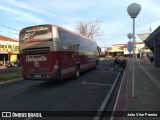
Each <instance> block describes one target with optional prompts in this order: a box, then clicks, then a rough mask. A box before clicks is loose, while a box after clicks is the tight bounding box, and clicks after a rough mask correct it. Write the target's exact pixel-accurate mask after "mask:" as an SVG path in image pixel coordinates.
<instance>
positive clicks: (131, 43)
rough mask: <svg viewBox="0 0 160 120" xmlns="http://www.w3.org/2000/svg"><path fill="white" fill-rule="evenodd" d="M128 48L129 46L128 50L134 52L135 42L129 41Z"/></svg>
mask: <svg viewBox="0 0 160 120" xmlns="http://www.w3.org/2000/svg"><path fill="white" fill-rule="evenodd" d="M127 48H128V52H132V51H133V42H130V41H128V43H127Z"/></svg>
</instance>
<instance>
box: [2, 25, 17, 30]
mask: <svg viewBox="0 0 160 120" xmlns="http://www.w3.org/2000/svg"><path fill="white" fill-rule="evenodd" d="M0 26H2V27H5V28H9V29H12V30H15V31H19V30H17V29H15V28H11V27H8V26H5V25H2V24H0Z"/></svg>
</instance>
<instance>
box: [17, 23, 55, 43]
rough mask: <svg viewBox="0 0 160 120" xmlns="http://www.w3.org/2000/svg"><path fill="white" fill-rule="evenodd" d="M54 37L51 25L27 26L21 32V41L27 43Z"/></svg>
mask: <svg viewBox="0 0 160 120" xmlns="http://www.w3.org/2000/svg"><path fill="white" fill-rule="evenodd" d="M51 38H52V27H51V26H35V27H29V28H25V29H23V30H22V31H21V32H20V36H19V39H20V42H21V43H26V42H30V41H34V40H49V39H51Z"/></svg>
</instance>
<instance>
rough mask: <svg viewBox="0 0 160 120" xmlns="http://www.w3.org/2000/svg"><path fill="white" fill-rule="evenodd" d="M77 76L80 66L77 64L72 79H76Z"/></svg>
mask: <svg viewBox="0 0 160 120" xmlns="http://www.w3.org/2000/svg"><path fill="white" fill-rule="evenodd" d="M79 76H80V67H79V66H78V65H76V70H75V75H74V79H78V78H79Z"/></svg>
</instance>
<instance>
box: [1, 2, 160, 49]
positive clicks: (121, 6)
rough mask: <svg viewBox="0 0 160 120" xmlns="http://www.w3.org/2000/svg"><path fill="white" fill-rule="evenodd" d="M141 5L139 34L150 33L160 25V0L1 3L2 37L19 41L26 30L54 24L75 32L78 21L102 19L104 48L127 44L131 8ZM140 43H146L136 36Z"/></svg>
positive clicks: (130, 26) (138, 18)
mask: <svg viewBox="0 0 160 120" xmlns="http://www.w3.org/2000/svg"><path fill="white" fill-rule="evenodd" d="M132 3H137V4H140V5H141V11H140V13H139V15H138V16H137V18H136V19H135V33H136V34H143V33H149V32H150V28H151V30H152V31H154V30H155V29H156V28H157V27H159V26H160V14H159V11H160V0H98V1H96V0H0V16H1V17H0V35H5V36H7V37H10V38H14V39H17V40H18V39H19V36H18V34H19V31H20V30H21V29H23V28H25V27H28V26H33V25H40V24H54V25H58V26H61V27H64V28H66V29H68V30H71V31H73V32H75V24H76V22H77V21H93V20H97V19H98V20H99V21H101V24H100V27H101V29H100V33H101V36H100V37H96V38H94V39H95V40H96V42H97V44H98V45H99V46H100V47H111V46H112V45H113V44H127V42H128V41H129V39H128V37H127V34H128V33H132V29H133V24H132V23H133V19H132V18H131V17H130V16H129V15H128V12H127V7H128V6H129V5H130V4H132ZM136 42H142V41H141V40H140V39H139V38H138V36H136Z"/></svg>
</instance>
